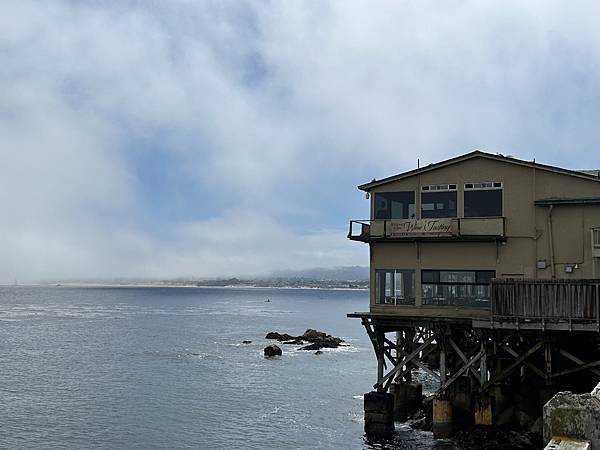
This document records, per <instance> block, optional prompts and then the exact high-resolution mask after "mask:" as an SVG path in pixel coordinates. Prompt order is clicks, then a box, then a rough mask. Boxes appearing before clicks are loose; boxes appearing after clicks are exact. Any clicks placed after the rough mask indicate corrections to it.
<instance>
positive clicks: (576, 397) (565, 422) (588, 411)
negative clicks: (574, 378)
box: [544, 384, 600, 450]
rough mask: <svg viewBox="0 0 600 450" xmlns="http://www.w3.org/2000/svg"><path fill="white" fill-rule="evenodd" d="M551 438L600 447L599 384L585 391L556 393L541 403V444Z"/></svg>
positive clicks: (591, 447)
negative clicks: (588, 391)
mask: <svg viewBox="0 0 600 450" xmlns="http://www.w3.org/2000/svg"><path fill="white" fill-rule="evenodd" d="M553 437H568V438H574V439H580V440H582V441H588V442H589V444H590V447H589V448H590V449H592V450H600V384H598V385H597V386H596V387H595V388H594V390H593V391H592V392H590V393H589V394H572V393H571V392H559V393H558V394H556V395H555V396H554V397H552V398H551V399H550V400H549V401H548V403H546V404H545V405H544V445H546V444H548V443H549V442H550V440H551V439H552V438H553Z"/></svg>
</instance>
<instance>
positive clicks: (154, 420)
mask: <svg viewBox="0 0 600 450" xmlns="http://www.w3.org/2000/svg"><path fill="white" fill-rule="evenodd" d="M266 300H270V301H269V302H267V301H266ZM367 306H368V298H367V293H366V292H362V291H332V290H301V289H221V288H218V289H217V288H214V289H212V288H72V287H0V404H1V406H0V448H44V449H52V448H69V449H79V448H81V449H84V448H85V449H88V448H107V449H108V448H110V449H118V448H123V449H152V448H202V449H221V448H223V449H238V448H239V449H375V448H377V449H384V448H389V449H392V448H400V449H434V448H435V449H442V448H444V449H445V448H453V446H452V444H451V443H449V442H447V441H436V440H434V439H433V438H432V435H431V433H428V432H421V431H415V430H412V429H410V428H409V427H408V426H406V425H400V424H399V425H397V432H396V434H395V436H394V437H393V439H391V440H389V441H367V440H366V439H365V437H364V434H363V413H362V394H363V393H365V392H368V391H369V390H370V389H371V387H372V385H373V383H374V381H375V373H376V370H375V358H374V356H373V351H372V348H371V347H370V343H369V342H368V339H367V337H366V334H365V332H364V330H363V328H362V326H361V325H360V322H359V321H358V320H356V319H348V318H346V313H348V312H353V311H362V310H365V309H366V308H367ZM307 328H316V329H319V330H323V331H326V332H327V333H330V334H333V335H335V336H340V337H342V338H343V339H345V340H346V341H347V342H348V343H349V344H350V346H349V347H345V348H341V349H335V350H327V349H325V350H324V352H323V354H322V355H315V354H314V352H305V351H298V350H297V347H296V346H287V345H285V346H284V345H282V346H281V347H282V348H283V356H282V357H280V358H274V359H266V358H264V357H263V355H262V350H263V348H264V346H265V345H267V344H268V343H271V341H267V340H265V339H264V336H265V334H266V333H267V332H269V331H279V332H287V333H290V334H302V333H303V332H304V331H305V330H306V329H307ZM244 340H250V341H252V343H251V344H246V345H244V344H242V341H244Z"/></svg>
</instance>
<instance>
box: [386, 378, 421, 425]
mask: <svg viewBox="0 0 600 450" xmlns="http://www.w3.org/2000/svg"><path fill="white" fill-rule="evenodd" d="M390 393H391V394H393V395H394V419H395V420H396V421H397V422H405V421H406V419H407V418H408V416H409V415H411V414H414V413H415V412H416V411H417V410H418V409H419V408H420V407H421V402H422V400H423V385H422V384H421V383H392V385H391V387H390Z"/></svg>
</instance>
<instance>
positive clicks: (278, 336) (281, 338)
mask: <svg viewBox="0 0 600 450" xmlns="http://www.w3.org/2000/svg"><path fill="white" fill-rule="evenodd" d="M265 339H275V340H277V341H280V342H282V341H292V340H294V339H297V338H296V336H292V335H289V334H287V333H283V334H279V333H276V332H274V331H271V332H270V333H267V335H266V336H265Z"/></svg>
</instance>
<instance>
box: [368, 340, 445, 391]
mask: <svg viewBox="0 0 600 450" xmlns="http://www.w3.org/2000/svg"><path fill="white" fill-rule="evenodd" d="M432 341H433V336H432V337H430V338H429V339H427V340H426V341H425V342H423V343H422V344H421V345H419V346H418V347H417V348H416V349H415V350H414V351H413V352H412V353H411V354H410V355H408V356H407V357H406V358H404V359H403V360H402V361H400V362H399V363H398V364H397V365H396V367H394V368H393V369H392V370H390V371H389V372H388V373H387V374H386V375H385V376H382V377H381V378H380V377H377V385H378V386H382V385H383V383H385V382H386V381H387V380H388V379H390V378H391V377H393V376H394V375H395V374H396V373H397V372H399V371H401V370H402V367H403V366H406V365H408V363H410V362H411V361H412V360H413V359H414V358H415V357H416V356H418V355H419V353H421V351H422V350H423V349H425V348H426V347H427V346H428V345H429V344H431V342H432Z"/></svg>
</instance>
